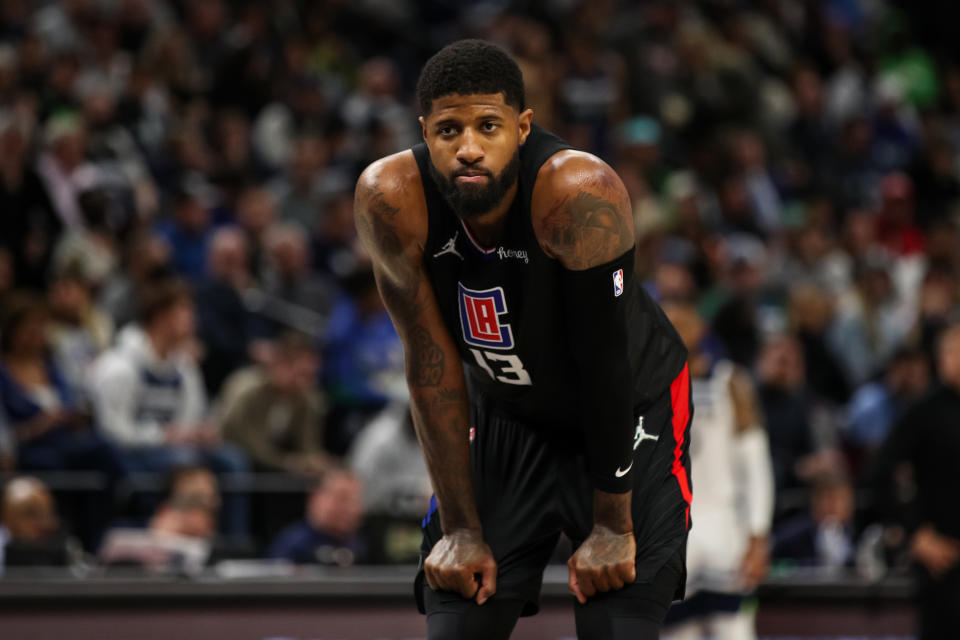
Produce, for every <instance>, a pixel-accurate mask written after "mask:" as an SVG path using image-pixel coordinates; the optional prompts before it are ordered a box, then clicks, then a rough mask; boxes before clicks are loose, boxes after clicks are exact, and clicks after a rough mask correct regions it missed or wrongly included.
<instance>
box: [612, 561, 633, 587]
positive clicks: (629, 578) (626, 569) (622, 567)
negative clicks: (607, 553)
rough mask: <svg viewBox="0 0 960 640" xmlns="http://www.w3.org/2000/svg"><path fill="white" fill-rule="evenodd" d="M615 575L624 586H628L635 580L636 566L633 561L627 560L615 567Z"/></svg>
mask: <svg viewBox="0 0 960 640" xmlns="http://www.w3.org/2000/svg"><path fill="white" fill-rule="evenodd" d="M617 573H618V574H619V575H620V577H621V578H622V579H623V583H624V584H630V583H631V582H634V581H636V579H637V565H636V563H635V562H634V561H633V560H627V561H625V562H621V563H620V564H618V565H617Z"/></svg>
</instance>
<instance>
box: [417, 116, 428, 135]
mask: <svg viewBox="0 0 960 640" xmlns="http://www.w3.org/2000/svg"><path fill="white" fill-rule="evenodd" d="M417 120H419V121H420V133H421V135H423V139H424V140H426V139H427V121H426V120H424V118H423V116H420V117H419V118H417Z"/></svg>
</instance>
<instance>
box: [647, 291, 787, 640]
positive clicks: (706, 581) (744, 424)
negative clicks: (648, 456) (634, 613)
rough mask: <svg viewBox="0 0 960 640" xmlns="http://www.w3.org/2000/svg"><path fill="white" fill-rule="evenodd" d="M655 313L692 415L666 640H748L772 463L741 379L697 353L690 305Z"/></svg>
mask: <svg viewBox="0 0 960 640" xmlns="http://www.w3.org/2000/svg"><path fill="white" fill-rule="evenodd" d="M663 309H664V311H665V312H666V314H667V317H668V318H669V319H670V321H671V323H672V324H673V326H674V327H676V329H677V332H678V333H679V334H680V336H681V337H682V338H683V341H684V343H685V344H686V346H687V349H688V351H689V354H690V357H689V363H690V364H689V370H690V378H691V384H692V386H693V401H694V402H695V403H696V405H697V415H696V418H694V422H693V428H694V431H695V433H696V434H697V437H696V438H695V439H694V441H693V444H692V445H691V447H690V457H691V462H692V463H693V466H694V469H695V470H696V481H697V487H698V489H697V494H696V496H695V497H694V500H693V509H694V510H695V512H696V514H697V528H696V529H694V530H693V531H691V532H690V538H689V540H688V541H687V571H688V575H689V578H688V582H687V599H686V600H685V601H684V602H682V603H680V604H677V605H674V607H673V608H672V609H671V610H670V613H669V614H668V616H667V627H666V629H667V637H668V638H669V639H670V640H700V639H701V638H714V639H715V640H753V638H756V625H755V620H754V618H755V615H754V614H755V611H756V607H755V603H754V602H753V601H752V600H751V599H750V598H749V597H748V595H749V594H750V592H752V591H753V589H754V588H755V587H756V586H757V584H758V583H759V582H760V581H761V580H762V579H763V578H764V577H765V576H766V572H767V568H768V566H769V562H770V539H769V534H770V526H771V523H772V520H773V497H774V490H773V465H772V463H771V460H770V448H769V444H768V443H767V432H766V431H765V430H764V428H763V424H762V422H761V417H760V412H759V409H758V404H757V401H756V397H755V392H754V388H753V383H752V382H751V380H750V376H749V374H748V373H747V372H746V371H744V370H743V369H741V368H740V367H737V366H736V365H734V364H733V363H732V362H730V361H729V360H723V359H721V360H717V361H713V360H712V359H711V356H709V355H708V354H707V353H706V352H705V350H704V349H703V348H702V341H703V337H704V333H705V328H704V325H703V321H702V320H701V319H700V316H699V314H698V313H697V311H696V309H695V308H694V307H693V306H692V305H690V304H683V303H678V302H670V303H665V304H664V305H663Z"/></svg>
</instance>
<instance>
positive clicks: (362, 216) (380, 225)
mask: <svg viewBox="0 0 960 640" xmlns="http://www.w3.org/2000/svg"><path fill="white" fill-rule="evenodd" d="M357 196H358V197H357V202H356V211H357V215H356V219H357V226H358V231H359V232H360V233H361V234H362V235H363V236H365V237H367V238H369V239H372V240H373V242H374V244H375V246H376V249H377V250H378V251H381V252H383V253H384V254H385V255H387V256H395V255H399V254H401V253H403V243H402V242H401V241H400V237H399V235H398V234H397V225H396V222H395V221H394V218H396V216H397V214H398V213H399V212H400V209H399V208H397V207H395V206H393V205H392V204H390V203H389V202H388V201H387V199H386V196H385V195H384V193H383V189H381V188H380V185H379V183H377V182H374V183H373V184H372V185H361V187H360V189H359V193H358V194H357Z"/></svg>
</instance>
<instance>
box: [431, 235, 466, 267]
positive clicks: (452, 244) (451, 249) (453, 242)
mask: <svg viewBox="0 0 960 640" xmlns="http://www.w3.org/2000/svg"><path fill="white" fill-rule="evenodd" d="M459 235H460V231H459V230H458V231H457V232H456V233H454V234H453V237H452V238H450V239H449V240H447V243H446V244H445V245H443V247H442V248H441V249H440V251H437V252H436V253H435V254H433V257H434V258H439V257H440V256H442V255H444V254H445V253H452V254H453V255H455V256H457V257H458V258H460V259H461V260H463V256H462V255H460V252H459V251H457V236H459Z"/></svg>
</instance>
